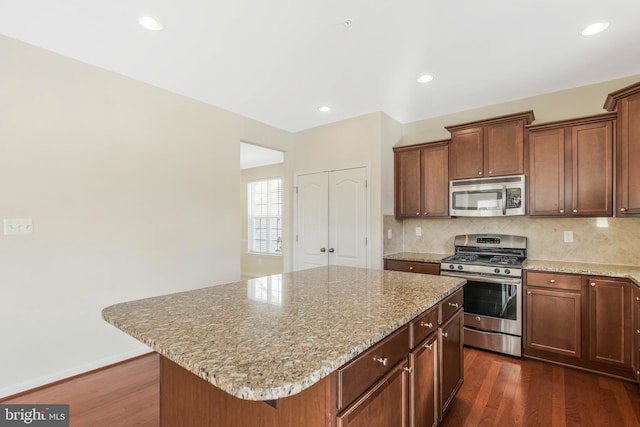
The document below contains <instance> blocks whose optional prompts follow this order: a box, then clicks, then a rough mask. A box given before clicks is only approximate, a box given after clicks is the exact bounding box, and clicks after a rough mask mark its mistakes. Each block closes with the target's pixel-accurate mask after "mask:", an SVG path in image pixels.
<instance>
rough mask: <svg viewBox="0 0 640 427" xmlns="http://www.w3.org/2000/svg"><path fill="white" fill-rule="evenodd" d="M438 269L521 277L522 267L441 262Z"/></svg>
mask: <svg viewBox="0 0 640 427" xmlns="http://www.w3.org/2000/svg"><path fill="white" fill-rule="evenodd" d="M440 270H441V271H442V270H445V271H450V272H454V273H455V272H458V273H468V274H473V273H476V274H492V275H499V276H507V277H517V278H520V277H522V269H521V268H517V267H495V266H487V265H476V264H474V265H470V264H458V263H453V262H443V263H441V264H440Z"/></svg>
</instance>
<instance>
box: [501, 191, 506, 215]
mask: <svg viewBox="0 0 640 427" xmlns="http://www.w3.org/2000/svg"><path fill="white" fill-rule="evenodd" d="M506 214H507V185H506V184H502V215H506Z"/></svg>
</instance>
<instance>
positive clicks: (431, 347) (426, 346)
mask: <svg viewBox="0 0 640 427" xmlns="http://www.w3.org/2000/svg"><path fill="white" fill-rule="evenodd" d="M424 348H426V349H429V350H433V344H425V345H424Z"/></svg>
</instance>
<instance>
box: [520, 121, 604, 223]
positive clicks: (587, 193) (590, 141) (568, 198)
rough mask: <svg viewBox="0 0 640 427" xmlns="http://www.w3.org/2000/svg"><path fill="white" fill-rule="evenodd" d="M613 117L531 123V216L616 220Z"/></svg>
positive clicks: (529, 136) (529, 130)
mask: <svg viewBox="0 0 640 427" xmlns="http://www.w3.org/2000/svg"><path fill="white" fill-rule="evenodd" d="M614 124H615V114H611V113H607V114H600V115H596V116H590V117H584V118H579V119H572V120H563V121H558V122H551V123H545V124H540V125H532V126H528V128H527V139H528V146H529V164H528V169H529V215H532V216H612V214H613V138H614V137H613V127H614Z"/></svg>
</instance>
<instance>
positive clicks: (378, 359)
mask: <svg viewBox="0 0 640 427" xmlns="http://www.w3.org/2000/svg"><path fill="white" fill-rule="evenodd" d="M373 360H375V361H376V362H379V363H382V366H387V363H389V359H387V358H386V357H385V358H384V359H383V358H382V357H374V358H373Z"/></svg>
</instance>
